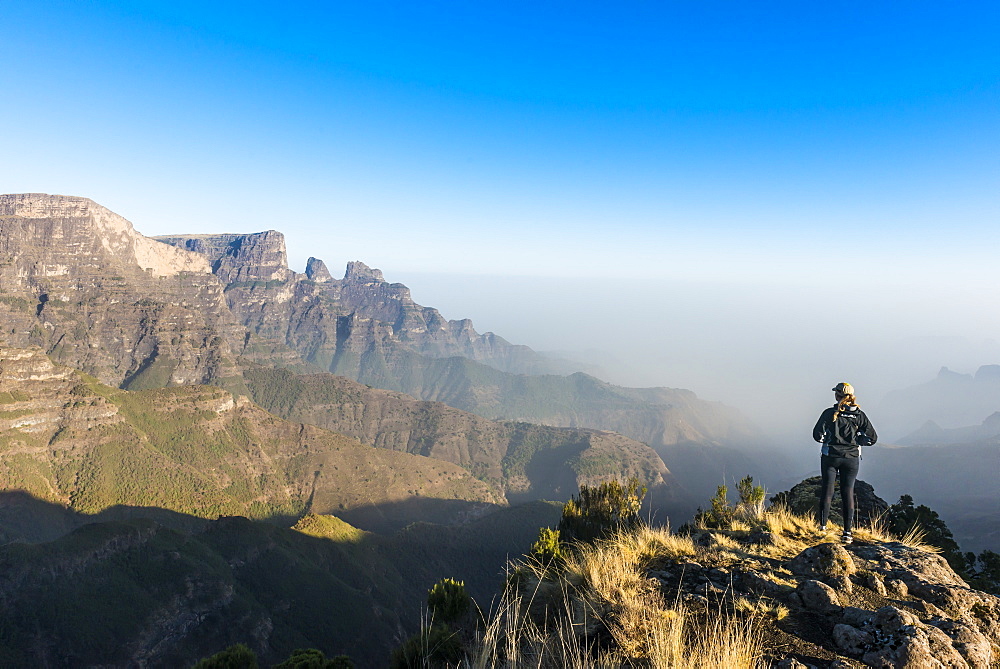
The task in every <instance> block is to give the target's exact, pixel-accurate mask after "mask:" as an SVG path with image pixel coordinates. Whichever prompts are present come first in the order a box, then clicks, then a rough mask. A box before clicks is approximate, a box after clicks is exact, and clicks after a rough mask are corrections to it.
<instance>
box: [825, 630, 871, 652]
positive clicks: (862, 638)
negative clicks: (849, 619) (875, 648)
mask: <svg viewBox="0 0 1000 669" xmlns="http://www.w3.org/2000/svg"><path fill="white" fill-rule="evenodd" d="M873 641H874V640H873V639H872V636H871V634H868V633H867V632H863V631H861V630H859V629H857V628H856V627H852V626H850V625H845V624H844V623H838V624H837V625H834V627H833V642H834V643H835V644H837V648H840V649H841V650H842V651H844V652H845V653H847V654H848V655H854V656H861V655H862V654H864V653H865V652H866V651H867V650H868V648H869V647H871V645H872V642H873Z"/></svg>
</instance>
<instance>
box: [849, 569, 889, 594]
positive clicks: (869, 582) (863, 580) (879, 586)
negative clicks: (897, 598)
mask: <svg viewBox="0 0 1000 669" xmlns="http://www.w3.org/2000/svg"><path fill="white" fill-rule="evenodd" d="M854 578H855V580H856V581H857V583H858V585H861V586H863V587H865V588H868V589H869V590H872V591H874V592H875V593H876V594H879V595H881V596H883V597H885V596H886V595H888V590H886V587H885V582H884V581H883V580H882V576H881V575H879V574H877V573H875V572H873V571H861V572H858V573H857V574H855V575H854Z"/></svg>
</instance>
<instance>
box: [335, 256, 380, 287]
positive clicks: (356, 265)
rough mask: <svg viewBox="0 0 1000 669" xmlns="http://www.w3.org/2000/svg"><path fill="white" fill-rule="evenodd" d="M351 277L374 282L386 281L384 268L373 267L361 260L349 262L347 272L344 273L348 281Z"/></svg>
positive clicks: (356, 279)
mask: <svg viewBox="0 0 1000 669" xmlns="http://www.w3.org/2000/svg"><path fill="white" fill-rule="evenodd" d="M350 279H353V280H355V281H369V282H374V283H382V282H383V281H385V278H384V277H383V276H382V270H378V269H373V268H371V267H369V266H368V265H366V264H364V263H363V262H361V261H360V260H354V261H351V262H349V263H347V272H346V273H345V274H344V280H345V281H347V280H350Z"/></svg>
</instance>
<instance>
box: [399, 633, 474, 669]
mask: <svg viewBox="0 0 1000 669" xmlns="http://www.w3.org/2000/svg"><path fill="white" fill-rule="evenodd" d="M463 655H464V651H463V649H462V642H461V640H460V639H459V638H458V634H457V633H455V631H454V630H452V629H451V628H450V627H448V626H447V625H434V626H433V627H430V628H429V629H424V630H421V632H420V633H419V634H417V635H415V636H412V637H410V638H409V639H407V641H406V642H405V643H404V644H403V645H402V646H400V647H399V648H397V649H396V650H394V651H393V652H392V657H391V658H390V660H389V667H390V669H425V668H427V667H444V666H449V665H454V664H457V663H458V662H460V661H461V659H462V656H463Z"/></svg>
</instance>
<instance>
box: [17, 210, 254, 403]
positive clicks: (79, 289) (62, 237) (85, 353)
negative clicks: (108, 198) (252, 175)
mask: <svg viewBox="0 0 1000 669" xmlns="http://www.w3.org/2000/svg"><path fill="white" fill-rule="evenodd" d="M0 322H2V323H3V330H2V331H0V339H2V340H3V341H5V342H6V343H8V344H10V345H13V346H19V347H25V346H39V347H41V348H42V349H44V350H45V351H46V352H48V353H49V354H50V355H51V356H52V357H53V359H54V360H55V361H56V362H58V363H60V364H64V365H69V366H72V367H75V368H77V369H80V370H83V371H85V372H87V373H89V374H92V375H94V376H96V377H98V378H100V379H101V380H102V381H104V382H106V383H109V384H112V385H116V386H118V385H123V386H126V387H153V386H162V385H168V384H183V383H204V382H206V381H209V380H212V379H219V378H225V377H231V376H234V375H235V374H236V370H235V368H234V357H235V356H234V352H233V349H232V345H233V344H237V345H238V344H239V342H240V341H241V340H242V328H241V327H240V326H239V325H238V324H237V323H236V322H235V321H234V320H233V319H232V316H231V314H230V313H229V310H228V308H227V307H226V304H225V300H224V297H223V286H222V285H221V284H220V282H219V281H218V279H217V278H216V277H215V276H214V275H213V274H212V273H211V266H210V265H209V263H208V262H207V260H206V259H205V257H204V256H202V255H200V254H195V253H190V252H187V251H183V250H180V249H176V248H171V247H168V246H166V245H164V244H160V243H158V242H156V241H154V240H151V239H149V238H147V237H144V236H142V235H140V234H139V233H137V232H136V231H135V229H134V228H133V227H132V224H131V223H129V222H128V221H127V220H125V219H124V218H122V217H121V216H119V215H117V214H115V213H113V212H111V211H109V210H108V209H105V208H104V207H102V206H100V205H98V204H96V203H94V202H92V201H91V200H88V199H86V198H80V197H69V196H62V195H42V194H26V195H0Z"/></svg>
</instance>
